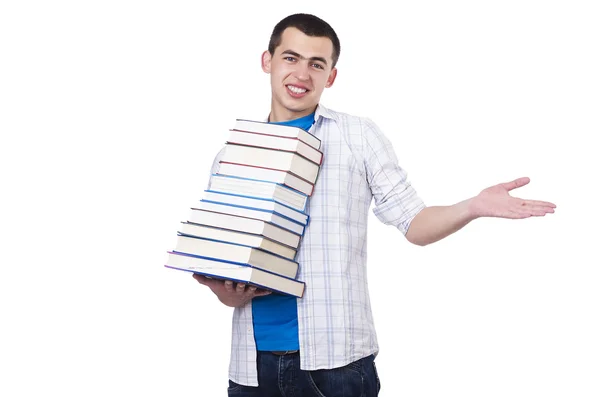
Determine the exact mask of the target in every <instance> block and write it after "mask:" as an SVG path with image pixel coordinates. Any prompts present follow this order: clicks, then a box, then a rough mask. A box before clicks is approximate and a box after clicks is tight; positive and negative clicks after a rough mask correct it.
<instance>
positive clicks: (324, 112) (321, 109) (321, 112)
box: [263, 103, 335, 124]
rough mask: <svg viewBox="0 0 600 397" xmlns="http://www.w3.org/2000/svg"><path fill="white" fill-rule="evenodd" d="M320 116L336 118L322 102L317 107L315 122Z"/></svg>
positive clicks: (265, 120) (266, 119) (266, 120)
mask: <svg viewBox="0 0 600 397" xmlns="http://www.w3.org/2000/svg"><path fill="white" fill-rule="evenodd" d="M319 117H325V118H326V119H332V120H335V116H334V114H333V113H332V111H331V110H329V109H328V108H326V107H325V106H323V105H322V104H320V103H319V104H317V109H316V110H315V124H316V123H317V121H318V120H319ZM263 121H264V122H268V121H269V115H268V114H267V117H265V118H264V119H263Z"/></svg>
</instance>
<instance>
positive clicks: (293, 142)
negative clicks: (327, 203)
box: [227, 130, 323, 165]
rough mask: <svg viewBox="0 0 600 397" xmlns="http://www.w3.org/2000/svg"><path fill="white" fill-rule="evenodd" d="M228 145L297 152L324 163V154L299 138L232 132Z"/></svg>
mask: <svg viewBox="0 0 600 397" xmlns="http://www.w3.org/2000/svg"><path fill="white" fill-rule="evenodd" d="M227 143H235V144H238V145H247V146H256V147H262V148H267V149H277V150H286V151H290V152H296V153H298V154H300V155H301V156H304V157H306V158H307V159H309V160H311V161H313V162H315V163H317V164H319V165H320V164H321V162H322V161H323V153H322V152H321V151H320V150H318V149H315V148H314V147H312V146H310V145H309V144H307V143H305V142H303V141H301V140H300V139H298V138H292V137H283V136H275V135H268V134H261V133H258V132H248V131H238V130H231V131H230V132H229V138H228V139H227Z"/></svg>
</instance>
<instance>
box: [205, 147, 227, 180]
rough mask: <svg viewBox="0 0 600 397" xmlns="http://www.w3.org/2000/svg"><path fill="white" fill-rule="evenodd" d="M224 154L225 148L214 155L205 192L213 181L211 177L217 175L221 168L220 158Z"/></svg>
mask: <svg viewBox="0 0 600 397" xmlns="http://www.w3.org/2000/svg"><path fill="white" fill-rule="evenodd" d="M224 152H225V147H223V148H221V150H219V152H218V153H217V154H216V155H215V157H214V159H213V163H212V166H211V167H210V175H209V178H208V185H207V187H206V189H207V190H208V189H210V186H211V184H212V181H213V175H214V174H217V173H218V172H219V168H220V166H221V164H220V161H221V158H223V154H224Z"/></svg>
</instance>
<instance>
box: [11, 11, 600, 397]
mask: <svg viewBox="0 0 600 397" xmlns="http://www.w3.org/2000/svg"><path fill="white" fill-rule="evenodd" d="M592 3H594V2H592V1H589V2H583V1H569V2H567V1H563V2H559V1H524V0H519V1H503V2H490V1H486V2H483V1H452V2H447V1H427V2H400V3H398V2H395V3H394V6H393V7H394V8H391V7H392V3H391V2H390V3H389V5H383V4H384V3H383V2H376V1H368V2H361V3H356V4H350V3H348V2H342V1H336V2H329V1H319V2H317V1H304V2H283V1H272V2H266V1H253V2H241V1H240V2H238V3H235V2H225V1H223V2H215V3H214V4H211V5H210V6H209V5H203V4H201V2H198V1H169V2H167V1H162V2H159V1H124V0H120V1H103V2H91V1H87V2H81V1H79V2H77V1H71V2H67V1H54V2H41V1H39V2H32V1H6V2H3V3H2V5H1V6H0V58H1V62H0V69H1V73H0V132H1V134H2V139H1V142H2V143H1V145H0V167H1V168H0V170H1V171H0V172H1V175H2V191H3V192H2V194H1V196H0V197H1V202H2V205H1V206H0V211H1V214H0V215H1V221H0V227H1V242H2V254H3V255H2V265H1V267H0V269H1V270H0V272H1V274H0V316H1V319H0V321H1V326H0V333H1V337H0V374H1V375H0V377H1V379H2V380H1V381H0V395H2V396H11V397H12V396H45V395H57V396H58V395H60V396H179V397H184V396H225V395H226V391H225V390H226V387H227V367H228V360H229V346H230V318H231V312H232V309H230V308H227V307H225V306H223V305H221V304H220V303H219V302H218V301H217V299H216V298H215V297H214V295H212V293H210V291H208V290H207V289H205V288H204V287H203V286H200V285H199V284H197V283H196V282H195V281H194V280H193V279H192V278H191V275H189V274H187V273H184V272H177V271H172V270H169V269H165V268H164V267H163V264H164V262H165V260H166V251H167V250H169V249H171V248H172V247H173V244H174V243H175V237H176V230H177V228H178V224H179V222H180V221H182V220H185V218H186V217H187V214H188V208H189V206H190V204H191V203H193V202H195V201H196V200H198V199H199V198H200V196H201V194H202V191H203V189H204V187H205V185H206V183H207V181H208V170H209V167H210V164H211V162H212V159H213V156H214V155H215V154H216V152H217V151H218V150H219V149H220V148H221V147H222V145H223V144H224V140H225V138H226V136H227V130H228V128H230V126H231V125H232V123H233V119H234V118H235V117H247V118H263V117H265V116H266V115H267V113H268V111H269V100H270V88H269V80H268V75H266V74H264V73H263V72H262V70H261V69H260V55H261V52H262V51H263V50H265V49H266V48H267V42H268V38H269V35H270V33H271V29H272V28H273V26H274V25H275V23H276V22H278V21H279V20H280V19H281V18H283V17H285V16H286V15H288V14H290V13H294V12H310V13H315V14H317V15H319V16H321V17H322V18H324V19H326V20H327V21H329V22H330V23H331V24H332V25H333V27H334V28H335V29H336V30H337V32H338V34H339V36H340V39H341V43H342V51H341V58H340V61H339V65H338V66H339V74H338V79H337V81H336V82H335V84H334V86H333V87H332V88H330V89H328V90H326V91H325V93H324V95H323V98H322V101H323V104H325V105H326V106H329V107H330V108H332V109H334V110H339V111H344V112H349V113H354V114H358V115H362V116H368V117H370V118H372V119H373V120H374V121H375V122H376V123H378V124H379V126H380V127H381V128H382V129H383V130H384V131H385V133H386V134H387V136H388V137H389V138H390V139H391V140H392V142H393V144H394V148H395V149H396V152H397V154H398V157H399V159H400V163H401V165H402V166H403V167H404V168H406V169H407V171H408V173H409V178H410V180H411V181H412V183H413V185H414V186H415V188H416V189H417V190H418V192H419V193H420V195H421V196H422V197H423V198H424V200H425V201H426V203H427V204H429V205H447V204H453V203H455V202H457V201H460V200H463V199H466V198H468V197H471V196H473V195H476V194H477V193H478V192H479V191H480V190H481V189H483V188H485V187H487V186H490V185H492V184H496V183H500V182H506V181H510V180H512V179H515V178H517V177H520V176H529V177H530V178H531V183H530V184H529V185H528V186H525V187H523V188H521V189H518V190H516V191H513V194H514V195H515V196H518V197H523V198H531V199H540V200H547V201H551V202H554V203H556V204H557V206H558V208H557V210H556V213H555V214H553V215H551V216H546V217H544V218H535V219H527V220H518V221H513V220H504V219H480V220H477V221H475V222H473V223H472V224H470V225H468V226H467V227H466V228H464V229H463V230H461V231H460V232H458V233H457V234H455V235H452V236H450V237H448V238H447V239H445V240H443V241H440V242H438V243H436V244H433V245H430V246H427V247H416V246H411V245H410V244H409V243H407V242H406V241H405V240H404V238H403V236H402V235H401V233H400V232H399V231H397V230H395V229H393V228H391V227H387V226H385V225H382V224H381V223H379V222H378V220H377V219H376V218H375V217H374V215H373V214H371V215H370V223H369V246H368V248H369V285H370V290H371V298H372V303H373V307H374V316H375V322H376V327H377V330H378V336H379V341H380V347H381V352H380V355H379V357H378V359H377V365H378V369H379V374H380V377H381V382H382V390H381V393H380V396H383V397H394V396H406V397H425V396H436V397H437V396H461V397H467V396H477V397H480V396H490V397H491V396H513V397H517V396H527V397H529V396H544V397H548V396H569V397H570V396H577V397H587V396H590V397H591V396H595V397H597V396H599V395H600V361H599V357H600V338H599V335H600V321H599V313H600V310H599V309H600V288H599V282H600V270H599V269H598V266H599V265H600V259H599V255H598V249H597V246H598V242H597V237H598V221H599V217H598V209H597V208H598V192H599V189H598V172H599V171H600V166H599V162H598V159H597V147H598V146H596V145H594V144H592V139H595V138H596V137H595V136H596V135H598V132H599V131H600V128H599V127H600V126H599V111H600V95H599V92H600V78H599V76H600V73H599V72H598V71H599V70H600V59H599V53H600V52H599V48H600V45H599V37H600V29H599V25H598V20H599V18H600V14H599V13H598V11H597V10H596V9H594V8H593V7H592V5H593V4H592ZM288 4H289V5H288ZM292 4H296V5H292ZM210 7H214V8H212V10H211V9H210Z"/></svg>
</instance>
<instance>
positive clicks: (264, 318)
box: [252, 113, 315, 351]
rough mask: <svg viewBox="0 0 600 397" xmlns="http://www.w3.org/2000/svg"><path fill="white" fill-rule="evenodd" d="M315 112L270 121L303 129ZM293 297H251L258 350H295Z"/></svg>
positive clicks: (310, 122) (311, 122)
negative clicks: (295, 117) (293, 117)
mask: <svg viewBox="0 0 600 397" xmlns="http://www.w3.org/2000/svg"><path fill="white" fill-rule="evenodd" d="M314 121H315V114H314V113H312V114H309V115H308V116H304V117H301V118H299V119H295V120H290V121H283V122H274V123H273V124H283V125H291V126H294V127H300V128H302V129H304V130H306V131H308V129H309V128H310V127H311V126H312V125H313V123H314ZM296 299H297V298H296V297H294V296H287V295H281V294H277V293H275V292H273V293H271V294H269V295H265V296H259V297H256V298H253V299H252V317H253V320H254V339H255V340H256V348H257V350H262V351H264V350H267V351H274V350H297V349H299V348H300V342H299V341H298V309H297V306H296V302H297V301H296Z"/></svg>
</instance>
